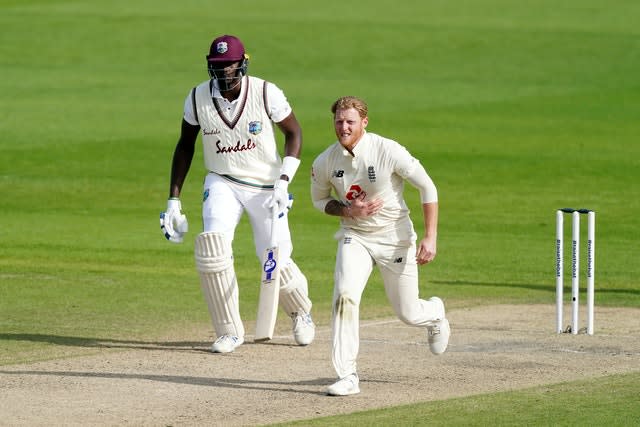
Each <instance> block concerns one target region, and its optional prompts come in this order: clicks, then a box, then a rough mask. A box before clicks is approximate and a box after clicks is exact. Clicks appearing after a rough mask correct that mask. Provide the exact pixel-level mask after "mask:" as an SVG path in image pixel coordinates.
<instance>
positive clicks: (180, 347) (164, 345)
mask: <svg viewBox="0 0 640 427" xmlns="http://www.w3.org/2000/svg"><path fill="white" fill-rule="evenodd" d="M2 340H8V341H9V340H10V341H30V342H37V343H49V344H55V345H63V346H68V347H87V348H123V349H136V350H176V351H197V352H205V353H210V352H211V342H210V341H141V340H117V339H111V338H88V337H68V336H60V335H46V334H24V333H4V334H0V341H2ZM254 344H256V345H270V346H285V347H297V345H296V344H294V343H293V342H291V343H285V342H275V341H267V342H261V343H256V342H253V341H251V340H249V341H245V343H244V344H243V345H254Z"/></svg>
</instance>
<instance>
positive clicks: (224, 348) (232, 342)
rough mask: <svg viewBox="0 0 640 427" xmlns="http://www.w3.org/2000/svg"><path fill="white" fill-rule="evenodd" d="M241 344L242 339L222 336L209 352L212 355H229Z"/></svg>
mask: <svg viewBox="0 0 640 427" xmlns="http://www.w3.org/2000/svg"><path fill="white" fill-rule="evenodd" d="M243 342H244V338H239V337H236V336H233V335H223V336H221V337H219V338H218V339H217V340H216V342H214V343H213V345H212V346H211V351H212V352H214V353H231V352H232V351H233V350H235V349H236V348H237V347H238V346H239V345H240V344H242V343H243Z"/></svg>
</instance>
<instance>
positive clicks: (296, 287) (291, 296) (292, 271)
mask: <svg viewBox="0 0 640 427" xmlns="http://www.w3.org/2000/svg"><path fill="white" fill-rule="evenodd" d="M307 295H308V284H307V278H306V277H304V274H302V271H300V269H299V268H298V266H297V265H296V264H295V263H294V262H293V260H291V262H290V263H289V264H288V265H287V266H285V267H284V268H283V269H282V271H281V272H280V307H282V309H283V310H284V311H285V312H286V313H287V315H289V316H290V317H293V316H295V315H296V314H308V313H310V312H311V300H310V299H309V297H308V296H307Z"/></svg>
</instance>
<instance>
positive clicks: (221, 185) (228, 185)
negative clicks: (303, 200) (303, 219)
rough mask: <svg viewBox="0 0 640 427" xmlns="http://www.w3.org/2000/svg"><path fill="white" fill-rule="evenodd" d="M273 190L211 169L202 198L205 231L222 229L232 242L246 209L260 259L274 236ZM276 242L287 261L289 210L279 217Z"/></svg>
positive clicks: (288, 249)
mask: <svg viewBox="0 0 640 427" xmlns="http://www.w3.org/2000/svg"><path fill="white" fill-rule="evenodd" d="M272 194H273V190H272V189H261V188H255V187H249V186H245V185H241V184H236V183H234V182H232V181H230V180H228V179H225V178H223V177H221V176H220V175H217V174H215V173H209V174H208V175H207V176H206V178H205V180H204V197H203V199H204V200H203V202H202V221H203V231H204V232H216V233H223V234H224V235H225V237H226V239H227V240H228V241H229V242H233V238H234V235H235V230H236V227H237V226H238V224H239V223H240V218H241V217H242V213H243V212H245V211H246V212H247V216H248V217H249V222H250V223H251V229H252V230H253V243H254V246H255V250H256V256H257V257H258V261H259V262H260V261H261V257H262V254H263V253H264V250H265V249H266V248H268V247H269V246H270V240H271V221H272V216H271V208H269V207H267V205H268V202H269V199H270V198H271V195H272ZM275 232H276V234H277V236H278V237H277V239H276V242H277V243H278V246H279V251H280V257H281V263H282V265H287V264H288V263H289V259H290V257H291V252H292V250H293V245H292V243H291V233H290V231H289V218H288V215H287V213H286V212H285V214H284V215H283V216H282V217H281V218H278V219H277V221H276V229H275Z"/></svg>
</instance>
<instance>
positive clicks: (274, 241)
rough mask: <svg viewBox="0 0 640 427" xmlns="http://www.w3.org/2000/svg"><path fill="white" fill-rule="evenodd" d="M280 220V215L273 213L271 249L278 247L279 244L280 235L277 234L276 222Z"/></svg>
mask: <svg viewBox="0 0 640 427" xmlns="http://www.w3.org/2000/svg"><path fill="white" fill-rule="evenodd" d="M277 219H278V214H277V213H276V212H275V210H274V212H273V214H272V215H271V247H272V248H273V247H275V246H277V243H278V234H277V232H276V220H277Z"/></svg>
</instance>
